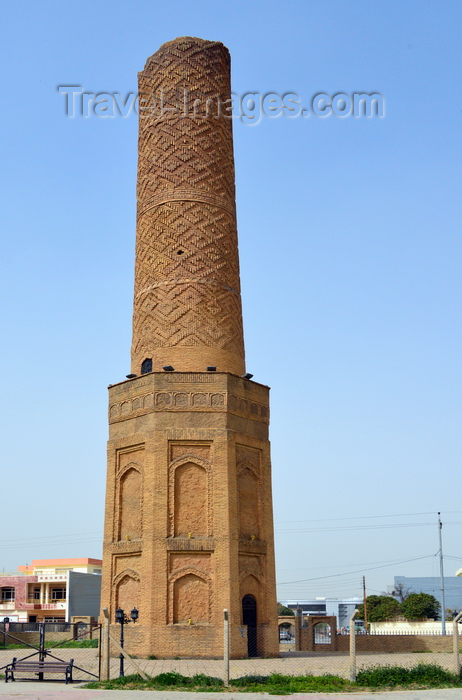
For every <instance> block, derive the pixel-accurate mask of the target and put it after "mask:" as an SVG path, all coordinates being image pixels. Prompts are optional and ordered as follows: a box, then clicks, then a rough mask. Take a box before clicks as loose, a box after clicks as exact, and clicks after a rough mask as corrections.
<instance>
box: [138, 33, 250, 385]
mask: <svg viewBox="0 0 462 700" xmlns="http://www.w3.org/2000/svg"><path fill="white" fill-rule="evenodd" d="M230 92H231V90H230V57H229V53H228V50H227V49H226V47H225V46H223V44H221V43H220V42H212V41H205V40H203V39H196V38H192V37H182V38H179V39H175V40H174V41H171V42H168V43H167V44H164V45H163V46H162V47H161V48H160V49H159V50H158V51H157V52H156V53H155V54H154V55H153V56H151V57H150V58H149V59H148V61H147V62H146V66H145V68H144V70H143V71H142V72H141V73H139V93H140V119H139V150H138V184H137V201H138V204H137V229H136V265H135V296H134V312H133V342H132V370H131V371H132V373H133V374H138V375H139V374H143V373H147V372H150V371H154V372H158V371H161V369H162V367H163V366H165V365H171V366H173V367H174V368H175V370H177V371H183V372H204V371H206V367H207V366H216V368H217V370H218V371H221V372H230V373H233V374H238V375H242V374H243V373H244V372H245V364H244V340H243V331H242V310H241V297H240V281H239V259H238V246H237V226H236V210H235V187H234V157H233V141H232V119H231V117H230V112H226V108H228V107H229V105H230V102H229V100H230ZM220 112H221V113H220Z"/></svg>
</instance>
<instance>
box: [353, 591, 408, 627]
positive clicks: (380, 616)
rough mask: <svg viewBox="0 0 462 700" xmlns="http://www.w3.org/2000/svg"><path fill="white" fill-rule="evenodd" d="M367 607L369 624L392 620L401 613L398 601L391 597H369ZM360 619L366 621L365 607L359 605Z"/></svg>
mask: <svg viewBox="0 0 462 700" xmlns="http://www.w3.org/2000/svg"><path fill="white" fill-rule="evenodd" d="M366 606H367V621H368V622H383V621H384V620H392V619H393V618H394V617H396V616H397V615H399V614H400V611H401V606H400V604H399V603H398V601H397V600H396V599H395V598H393V597H392V596H389V595H368V596H367V598H366ZM358 618H359V619H361V620H364V605H358Z"/></svg>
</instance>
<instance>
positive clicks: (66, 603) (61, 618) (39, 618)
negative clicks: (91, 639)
mask: <svg viewBox="0 0 462 700" xmlns="http://www.w3.org/2000/svg"><path fill="white" fill-rule="evenodd" d="M101 565H102V560H101V559H35V560H33V561H32V564H30V565H29V564H26V566H18V571H17V572H16V573H13V574H2V575H0V621H2V620H4V618H5V617H8V618H9V619H10V621H11V622H71V618H72V617H74V616H85V617H87V616H88V617H94V618H97V617H98V615H99V603H100V597H101Z"/></svg>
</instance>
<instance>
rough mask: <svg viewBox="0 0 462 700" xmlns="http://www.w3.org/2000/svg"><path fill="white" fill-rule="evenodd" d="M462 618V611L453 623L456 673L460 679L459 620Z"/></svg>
mask: <svg viewBox="0 0 462 700" xmlns="http://www.w3.org/2000/svg"><path fill="white" fill-rule="evenodd" d="M461 618H462V610H461V611H460V613H458V614H457V615H456V616H455V618H454V620H453V621H452V645H453V647H452V648H453V649H454V672H455V674H456V676H457V678H459V677H460V658H459V620H460V619H461Z"/></svg>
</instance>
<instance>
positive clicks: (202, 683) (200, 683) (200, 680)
mask: <svg viewBox="0 0 462 700" xmlns="http://www.w3.org/2000/svg"><path fill="white" fill-rule="evenodd" d="M85 687H86V688H93V689H95V688H104V689H107V690H115V689H116V688H126V689H130V690H132V689H138V690H148V689H151V690H166V689H167V688H171V689H174V690H193V691H200V690H222V689H223V687H224V684H223V681H222V680H221V678H213V677H212V676H205V675H204V674H203V673H197V674H196V675H195V676H192V677H191V676H183V675H182V674H181V673H177V672H176V671H168V672H167V673H160V674H159V675H158V676H153V677H152V678H148V680H147V681H145V680H144V679H143V678H142V677H141V676H140V675H139V674H138V673H134V674H132V675H130V676H124V677H123V678H114V680H111V681H101V682H100V683H96V682H95V683H93V682H92V683H87V685H86V686H85Z"/></svg>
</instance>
